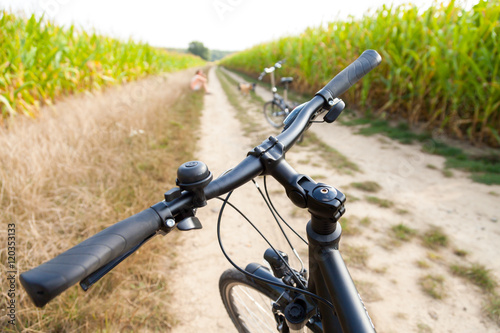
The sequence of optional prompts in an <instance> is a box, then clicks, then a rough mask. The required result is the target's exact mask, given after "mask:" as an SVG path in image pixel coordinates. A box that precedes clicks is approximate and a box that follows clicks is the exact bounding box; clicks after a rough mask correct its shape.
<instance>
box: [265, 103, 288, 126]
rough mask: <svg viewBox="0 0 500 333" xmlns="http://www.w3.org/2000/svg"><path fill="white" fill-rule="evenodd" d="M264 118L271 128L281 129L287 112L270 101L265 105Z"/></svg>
mask: <svg viewBox="0 0 500 333" xmlns="http://www.w3.org/2000/svg"><path fill="white" fill-rule="evenodd" d="M264 116H265V117H266V119H267V121H268V122H269V124H271V126H273V127H275V128H281V127H283V121H284V120H285V117H286V116H287V112H286V111H285V110H284V109H283V108H282V107H281V106H280V105H278V104H276V103H275V102H274V101H269V102H267V103H266V104H264Z"/></svg>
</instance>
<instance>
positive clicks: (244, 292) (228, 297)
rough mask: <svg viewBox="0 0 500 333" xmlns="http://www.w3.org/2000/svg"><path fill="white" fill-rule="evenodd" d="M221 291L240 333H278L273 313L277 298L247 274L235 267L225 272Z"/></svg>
mask: <svg viewBox="0 0 500 333" xmlns="http://www.w3.org/2000/svg"><path fill="white" fill-rule="evenodd" d="M219 291H220V295H221V298H222V302H223V303H224V306H225V308H226V310H227V313H228V314H229V317H230V318H231V320H232V322H233V324H234V326H236V329H237V330H238V332H240V333H251V332H278V329H277V327H276V325H277V323H276V319H275V318H274V314H273V312H272V303H273V302H274V301H275V299H274V296H273V295H272V294H271V293H270V292H269V291H266V290H264V289H263V288H262V287H260V286H259V285H258V284H256V283H255V282H253V281H252V280H250V279H249V278H248V277H247V276H246V275H245V274H243V273H241V272H240V271H238V270H236V269H234V268H232V269H228V270H226V271H225V272H224V273H222V275H221V277H220V279H219ZM252 310H255V312H252Z"/></svg>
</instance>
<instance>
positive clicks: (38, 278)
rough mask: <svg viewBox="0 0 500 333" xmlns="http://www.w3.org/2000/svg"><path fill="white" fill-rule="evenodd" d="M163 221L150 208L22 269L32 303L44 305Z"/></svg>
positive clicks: (126, 248) (153, 229) (24, 285)
mask: <svg viewBox="0 0 500 333" xmlns="http://www.w3.org/2000/svg"><path fill="white" fill-rule="evenodd" d="M161 224H162V221H161V219H160V216H158V214H157V213H156V212H155V211H154V210H153V209H151V208H148V209H146V210H144V211H142V212H140V213H138V214H136V215H133V216H131V217H129V218H126V219H125V220H123V221H121V222H118V223H116V224H114V225H112V226H110V227H108V228H107V229H104V230H103V231H101V232H99V233H97V234H95V235H94V236H92V237H90V238H88V239H87V240H85V241H83V242H82V243H80V244H78V245H76V246H75V247H72V248H71V249H69V250H67V251H66V252H63V253H61V254H60V255H58V256H57V257H55V258H54V259H52V260H49V261H47V262H45V263H43V264H42V265H40V266H38V267H35V268H33V269H32V270H30V271H27V272H24V273H22V274H21V276H20V280H21V284H22V285H23V287H24V289H25V290H26V292H27V293H28V295H29V296H30V297H31V299H32V300H33V303H35V305H36V306H38V307H42V306H44V305H45V304H47V303H48V302H49V301H50V300H52V299H53V298H54V297H56V296H57V295H59V294H60V293H61V292H63V291H64V290H66V289H68V288H69V287H71V286H72V285H74V284H75V283H77V282H78V281H80V280H82V279H83V278H85V277H87V276H88V275H89V274H90V273H92V272H94V271H95V270H97V269H98V268H99V267H101V266H103V265H105V264H107V263H108V262H110V261H111V260H113V259H114V258H116V257H118V256H119V255H121V254H122V253H125V252H127V251H128V250H130V249H131V248H133V247H134V246H135V245H137V244H139V243H141V242H142V241H143V240H144V239H145V238H147V237H149V236H151V235H152V234H154V233H156V232H157V231H158V230H159V228H160V227H161Z"/></svg>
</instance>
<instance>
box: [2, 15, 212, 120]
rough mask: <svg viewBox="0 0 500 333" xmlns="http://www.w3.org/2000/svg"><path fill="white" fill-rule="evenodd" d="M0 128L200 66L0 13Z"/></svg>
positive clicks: (136, 45)
mask: <svg viewBox="0 0 500 333" xmlns="http://www.w3.org/2000/svg"><path fill="white" fill-rule="evenodd" d="M0 45H1V47H0V111H1V116H0V125H1V124H2V123H4V122H5V120H6V119H8V118H11V117H12V116H15V115H17V114H25V115H27V116H30V117H36V116H37V115H38V113H39V111H40V107H41V106H42V105H45V104H52V103H54V101H56V100H57V99H58V98H61V97H63V96H66V95H69V94H73V93H75V92H80V91H86V90H100V89H102V88H103V87H106V86H109V85H113V84H120V83H124V82H128V81H132V80H136V79H138V78H141V77H144V76H146V75H148V74H155V73H160V72H170V71H174V70H180V69H184V68H188V67H192V66H198V65H202V64H204V61H203V60H201V58H198V57H195V56H191V55H186V54H177V53H169V52H166V51H164V50H161V49H156V48H153V47H151V46H149V45H148V44H143V43H135V42H133V41H119V40H116V39H113V38H109V37H104V36H100V35H97V34H95V33H87V32H85V31H77V29H75V27H74V26H70V27H69V28H67V29H65V28H61V27H59V26H57V25H55V24H54V23H52V22H50V21H45V20H43V19H42V18H40V19H37V18H35V16H31V18H29V19H25V18H21V17H18V16H16V15H14V14H11V13H9V12H7V11H4V10H2V11H0Z"/></svg>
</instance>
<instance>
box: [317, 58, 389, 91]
mask: <svg viewBox="0 0 500 333" xmlns="http://www.w3.org/2000/svg"><path fill="white" fill-rule="evenodd" d="M381 61H382V57H380V55H379V54H378V53H377V51H375V50H366V51H365V52H363V53H362V54H361V55H360V56H359V58H358V59H356V60H354V61H353V62H352V63H351V64H350V65H349V66H347V67H346V68H345V69H344V70H343V71H342V72H340V73H338V74H337V75H336V76H335V77H334V78H333V79H332V80H331V81H330V82H329V83H328V84H327V85H326V86H324V87H323V89H321V90H320V91H318V93H317V94H316V95H318V94H319V95H321V96H323V98H324V99H325V100H327V101H330V100H334V99H335V98H337V97H338V96H340V95H342V94H343V93H344V92H346V90H347V89H349V88H350V87H352V85H353V84H355V83H356V82H358V80H359V79H361V78H362V77H363V76H365V75H366V74H367V73H368V72H369V71H371V70H372V69H374V68H375V67H377V66H378V65H379V64H380V62H381Z"/></svg>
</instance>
